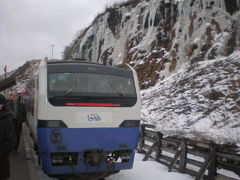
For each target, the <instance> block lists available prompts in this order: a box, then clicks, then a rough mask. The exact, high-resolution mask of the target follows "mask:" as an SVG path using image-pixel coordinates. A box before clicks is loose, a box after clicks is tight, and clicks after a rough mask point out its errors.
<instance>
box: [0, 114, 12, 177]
mask: <svg viewBox="0 0 240 180" xmlns="http://www.w3.org/2000/svg"><path fill="white" fill-rule="evenodd" d="M15 141H16V135H15V131H14V125H13V116H12V114H11V113H8V112H1V111H0V179H5V178H8V177H9V176H10V166H9V155H10V153H11V151H12V149H13V147H14V145H15Z"/></svg>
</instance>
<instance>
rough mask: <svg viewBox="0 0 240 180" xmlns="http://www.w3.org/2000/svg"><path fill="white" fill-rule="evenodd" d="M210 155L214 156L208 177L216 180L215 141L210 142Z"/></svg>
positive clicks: (210, 179)
mask: <svg viewBox="0 0 240 180" xmlns="http://www.w3.org/2000/svg"><path fill="white" fill-rule="evenodd" d="M210 156H211V158H212V162H211V164H210V165H209V168H208V179H209V180H214V179H215V177H216V172H217V169H216V145H215V143H214V142H211V143H210Z"/></svg>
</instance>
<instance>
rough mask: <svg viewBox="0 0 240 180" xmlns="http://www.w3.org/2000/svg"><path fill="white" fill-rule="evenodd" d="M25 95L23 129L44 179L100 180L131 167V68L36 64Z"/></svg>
mask: <svg viewBox="0 0 240 180" xmlns="http://www.w3.org/2000/svg"><path fill="white" fill-rule="evenodd" d="M29 89H30V90H29V91H28V97H27V98H25V99H26V101H25V104H26V106H27V123H28V125H29V127H30V130H31V134H32V137H33V140H34V143H35V145H36V151H37V153H38V156H39V161H40V164H41V167H42V169H43V171H44V173H46V174H47V175H48V176H50V177H56V178H59V179H68V178H85V179H91V178H94V179H101V178H104V177H106V176H109V175H111V174H114V173H117V172H119V171H120V170H125V169H131V168H132V167H133V163H134V156H135V152H136V149H137V146H138V141H139V137H140V129H139V126H140V111H141V98H140V90H139V82H138V78H137V73H136V72H135V70H134V69H133V68H132V67H131V66H130V65H128V64H122V65H118V66H110V65H103V64H98V63H93V62H87V61H79V60H65V61H46V60H41V63H40V65H39V68H38V70H37V72H36V73H35V74H34V76H33V77H32V80H31V81H30V85H29Z"/></svg>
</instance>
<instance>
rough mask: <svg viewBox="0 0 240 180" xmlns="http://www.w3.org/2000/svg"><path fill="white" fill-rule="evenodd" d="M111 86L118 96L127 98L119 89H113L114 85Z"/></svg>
mask: <svg viewBox="0 0 240 180" xmlns="http://www.w3.org/2000/svg"><path fill="white" fill-rule="evenodd" d="M110 86H111V88H112V90H114V92H115V93H117V94H118V95H120V96H122V97H125V94H124V93H123V92H121V91H120V90H119V89H117V88H115V87H113V85H112V83H110Z"/></svg>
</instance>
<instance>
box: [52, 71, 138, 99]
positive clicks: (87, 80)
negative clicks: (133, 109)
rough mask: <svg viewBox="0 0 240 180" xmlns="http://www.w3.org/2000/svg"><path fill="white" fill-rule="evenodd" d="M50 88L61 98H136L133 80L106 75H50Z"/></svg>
mask: <svg viewBox="0 0 240 180" xmlns="http://www.w3.org/2000/svg"><path fill="white" fill-rule="evenodd" d="M48 88H49V93H50V94H51V95H61V96H71V95H74V96H78V95H79V96H89V95H91V96H96V95H97V96H101V95H103V96H106V95H107V96H131V97H132V96H135V88H134V81H133V79H130V78H126V77H119V76H113V75H105V74H90V73H54V74H49V80H48Z"/></svg>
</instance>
